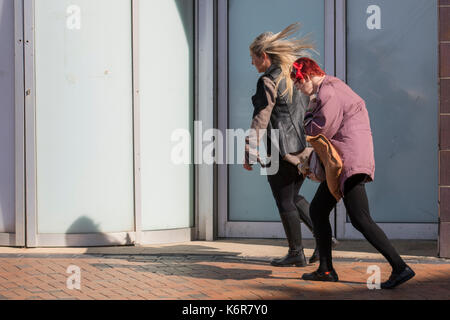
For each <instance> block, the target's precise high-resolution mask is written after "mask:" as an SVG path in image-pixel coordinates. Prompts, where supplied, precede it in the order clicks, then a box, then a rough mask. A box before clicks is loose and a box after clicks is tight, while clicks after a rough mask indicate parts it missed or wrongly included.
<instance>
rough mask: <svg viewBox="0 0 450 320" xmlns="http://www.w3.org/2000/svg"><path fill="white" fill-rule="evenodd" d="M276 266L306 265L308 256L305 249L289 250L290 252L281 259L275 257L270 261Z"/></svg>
mask: <svg viewBox="0 0 450 320" xmlns="http://www.w3.org/2000/svg"><path fill="white" fill-rule="evenodd" d="M270 264H271V265H273V266H275V267H292V266H296V267H306V265H307V264H306V258H305V254H304V253H303V249H301V250H299V251H292V250H289V252H288V254H287V255H286V256H284V257H283V258H280V259H273V260H272V261H271V262H270Z"/></svg>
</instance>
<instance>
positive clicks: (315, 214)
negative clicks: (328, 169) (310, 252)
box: [310, 182, 336, 272]
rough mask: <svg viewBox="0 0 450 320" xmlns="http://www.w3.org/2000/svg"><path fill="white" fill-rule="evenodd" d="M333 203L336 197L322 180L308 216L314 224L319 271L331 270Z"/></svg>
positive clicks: (334, 203)
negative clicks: (331, 217) (331, 214)
mask: <svg viewBox="0 0 450 320" xmlns="http://www.w3.org/2000/svg"><path fill="white" fill-rule="evenodd" d="M335 205H336V199H335V198H334V197H333V195H332V194H331V193H330V191H329V189H328V186H327V183H326V182H322V183H321V184H320V186H319V188H318V189H317V192H316V194H315V196H314V199H313V200H312V202H311V205H310V216H311V220H312V223H313V226H314V231H315V236H316V241H317V245H318V247H319V255H320V266H319V270H318V271H319V272H328V271H331V270H333V263H332V255H331V237H332V231H331V224H330V213H331V210H332V209H333V208H334V206H335Z"/></svg>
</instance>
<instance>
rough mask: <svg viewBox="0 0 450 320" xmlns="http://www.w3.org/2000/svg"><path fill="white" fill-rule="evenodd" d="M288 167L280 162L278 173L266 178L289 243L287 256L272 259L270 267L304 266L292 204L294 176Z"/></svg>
mask: <svg viewBox="0 0 450 320" xmlns="http://www.w3.org/2000/svg"><path fill="white" fill-rule="evenodd" d="M289 166H292V165H291V164H289V163H286V162H285V161H281V162H280V168H279V171H278V173H277V174H276V175H273V176H268V180H269V184H270V187H271V189H272V194H273V196H274V198H275V202H276V205H277V208H278V211H279V214H280V218H281V222H282V224H283V228H284V231H285V233H286V237H287V240H288V243H289V252H288V255H287V256H286V257H283V258H281V259H274V260H273V261H272V265H275V266H288V265H293V264H295V265H296V266H305V265H306V260H305V257H304V254H303V245H302V230H301V220H300V216H299V214H298V211H297V207H296V206H295V203H294V198H295V192H297V193H298V189H297V190H296V185H295V179H296V176H295V175H293V174H292V170H291V169H292V168H290V167H289ZM297 175H298V174H297Z"/></svg>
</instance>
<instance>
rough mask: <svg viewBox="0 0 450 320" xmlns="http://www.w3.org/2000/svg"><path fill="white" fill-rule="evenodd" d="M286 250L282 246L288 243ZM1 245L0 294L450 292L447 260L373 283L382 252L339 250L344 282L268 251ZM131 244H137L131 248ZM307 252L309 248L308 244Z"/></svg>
mask: <svg viewBox="0 0 450 320" xmlns="http://www.w3.org/2000/svg"><path fill="white" fill-rule="evenodd" d="M283 250H284V248H283ZM123 251H124V250H123V249H122V251H121V252H122V253H121V254H120V255H117V254H98V253H96V254H68V253H64V254H56V253H51V254H48V253H47V254H46V253H35V251H31V252H32V253H27V251H20V252H21V253H0V299H52V300H54V299H82V300H91V299H100V300H106V299H119V300H122V299H134V300H141V299H152V300H161V299H163V300H166V299H167V300H169V299H170V300H178V299H182V300H210V299H214V300H228V299H233V300H234V299H239V300H260V299H270V300H279V299H289V300H291V299H295V300H298V299H301V300H303V299H308V300H314V299H371V300H373V299H389V300H392V299H401V300H404V299H407V300H410V299H439V300H442V299H445V300H448V299H450V261H448V260H440V259H426V258H423V259H422V258H416V259H414V260H411V259H407V262H408V264H409V265H410V266H412V268H413V269H414V270H415V271H416V274H417V275H416V277H415V278H414V279H413V280H411V281H409V282H408V283H406V284H404V285H402V286H401V287H399V288H397V289H395V290H388V291H386V290H368V288H367V285H366V281H367V278H368V277H369V276H370V275H369V274H367V268H368V267H369V266H371V265H378V266H379V267H380V268H381V272H382V274H381V279H382V281H384V280H385V279H387V278H388V277H389V274H390V267H389V265H388V264H387V263H386V262H385V261H384V260H380V259H376V258H375V259H373V258H372V259H363V260H361V259H355V258H352V257H346V258H342V257H341V258H339V257H338V258H336V259H335V260H334V263H335V268H336V270H337V272H338V274H339V277H340V282H339V283H317V282H308V281H303V280H300V276H301V274H302V273H304V272H312V271H314V270H315V269H316V268H317V264H315V265H310V266H308V267H305V268H294V267H292V268H275V267H272V266H270V265H269V263H268V261H269V258H268V257H261V258H257V257H250V258H243V257H239V256H236V255H223V254H192V253H189V252H186V253H173V252H168V253H164V252H158V253H155V254H146V253H144V254H135V253H132V254H129V255H127V254H123ZM131 251H132V250H131ZM308 252H309V251H308ZM71 265H74V266H77V267H79V268H80V271H81V289H80V290H76V289H74V290H70V289H68V288H67V283H66V282H67V279H68V277H69V276H70V274H68V273H67V268H68V267H69V266H71Z"/></svg>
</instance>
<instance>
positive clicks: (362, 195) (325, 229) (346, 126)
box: [291, 58, 415, 289]
mask: <svg viewBox="0 0 450 320" xmlns="http://www.w3.org/2000/svg"><path fill="white" fill-rule="evenodd" d="M291 78H292V80H293V81H294V86H295V87H296V88H297V89H298V90H299V91H301V92H302V93H303V94H305V95H307V96H309V97H310V104H309V106H308V109H307V111H308V112H307V114H306V115H305V122H304V126H305V132H306V134H307V135H308V136H312V137H315V136H318V135H323V136H324V137H325V138H327V139H328V140H329V141H330V142H331V144H332V145H333V146H334V148H335V149H336V151H337V153H338V154H339V156H340V157H341V160H342V164H343V168H342V172H341V175H340V177H339V185H340V191H341V193H342V195H343V199H344V204H345V208H346V209H347V214H348V215H349V217H350V220H351V223H352V225H353V226H354V227H355V228H356V229H357V230H358V231H359V232H361V233H362V234H363V235H364V237H365V238H366V239H367V240H368V241H369V242H370V244H371V245H372V246H374V247H375V248H376V249H377V250H378V251H379V252H380V253H381V254H382V255H383V256H384V257H385V258H386V259H387V260H388V261H389V263H390V265H391V266H392V268H393V270H392V274H391V277H390V278H389V280H388V281H386V282H384V283H382V284H381V288H383V289H391V288H394V287H396V286H398V285H400V284H402V283H404V282H406V281H408V280H409V279H411V278H412V277H414V275H415V273H414V271H413V270H411V268H410V267H409V266H407V265H406V263H405V262H404V261H403V259H402V258H401V257H400V255H399V254H398V253H397V251H396V250H395V249H394V247H393V246H392V245H391V243H390V242H389V240H388V238H387V237H386V235H385V233H384V232H383V231H382V230H381V229H380V227H378V225H377V224H376V223H375V222H374V221H373V220H372V218H371V217H370V211H369V203H368V199H367V194H366V190H365V183H367V182H371V181H373V179H374V174H375V160H374V151H373V139H372V131H371V127H370V120H369V113H368V112H367V109H366V104H365V102H364V100H363V99H362V98H361V97H359V96H358V95H357V94H356V93H355V92H354V91H353V90H352V89H351V88H350V87H349V86H347V84H345V83H344V82H343V81H341V80H340V79H337V78H335V77H332V76H329V75H326V74H325V72H324V71H323V70H322V69H321V68H320V67H319V66H318V65H317V63H316V62H315V61H314V60H312V59H309V58H301V59H298V60H297V61H296V62H295V63H294V65H293V66H292V71H291ZM336 202H337V200H336V198H335V197H334V196H333V195H332V193H331V192H330V190H329V188H328V185H327V182H326V181H325V182H322V183H321V184H320V186H319V188H318V190H317V192H316V194H315V196H314V199H313V200H312V202H311V205H310V216H311V220H312V222H313V226H314V230H315V236H316V240H317V246H318V248H319V256H320V266H319V269H318V270H317V271H315V272H313V273H309V274H304V275H303V276H302V279H304V280H310V281H333V282H335V281H338V275H337V273H336V271H335V270H334V268H333V263H332V257H331V225H330V220H329V215H330V212H331V210H332V208H334V206H335V205H336Z"/></svg>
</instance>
